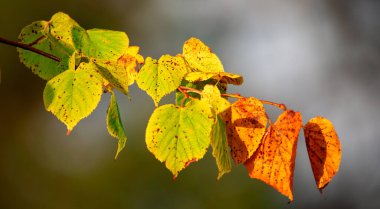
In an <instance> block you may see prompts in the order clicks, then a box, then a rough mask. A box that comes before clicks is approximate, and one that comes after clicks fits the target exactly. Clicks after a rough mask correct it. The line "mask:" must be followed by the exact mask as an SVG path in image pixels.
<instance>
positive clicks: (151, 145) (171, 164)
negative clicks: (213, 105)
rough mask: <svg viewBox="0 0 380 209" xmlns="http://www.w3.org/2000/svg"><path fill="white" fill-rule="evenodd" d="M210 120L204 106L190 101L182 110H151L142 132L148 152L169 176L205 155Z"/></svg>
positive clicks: (179, 108)
mask: <svg viewBox="0 0 380 209" xmlns="http://www.w3.org/2000/svg"><path fill="white" fill-rule="evenodd" d="M213 124H214V119H213V117H212V113H211V110H210V108H209V106H208V104H207V103H205V102H202V101H199V100H194V101H191V102H189V103H188V104H187V105H186V106H185V107H177V106H174V105H172V104H168V105H163V106H160V107H159V108H157V109H155V110H154V112H153V114H152V116H151V117H150V119H149V122H148V126H147V129H146V139H145V140H146V145H147V147H148V150H149V151H150V152H151V153H153V154H154V156H155V157H156V158H157V159H158V160H159V161H161V162H165V165H166V167H167V168H168V169H169V170H170V171H171V172H172V173H173V175H174V178H176V177H177V175H178V173H179V172H180V171H181V170H183V169H184V168H185V167H187V166H188V165H189V164H190V163H191V162H195V161H197V160H199V159H201V158H203V156H204V155H205V153H206V151H207V148H208V146H209V145H210V137H211V134H212V132H211V131H212V125H213Z"/></svg>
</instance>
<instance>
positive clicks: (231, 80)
mask: <svg viewBox="0 0 380 209" xmlns="http://www.w3.org/2000/svg"><path fill="white" fill-rule="evenodd" d="M208 79H214V80H216V81H218V82H220V83H225V84H233V85H241V84H242V83H243V77H242V76H241V75H237V74H233V73H226V72H191V73H188V74H187V75H186V76H185V80H187V81H190V82H200V81H206V80H208Z"/></svg>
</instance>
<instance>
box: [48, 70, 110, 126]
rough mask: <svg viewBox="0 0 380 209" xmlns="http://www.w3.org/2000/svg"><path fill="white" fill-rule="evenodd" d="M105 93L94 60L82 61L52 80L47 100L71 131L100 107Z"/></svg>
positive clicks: (53, 111)
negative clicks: (101, 98)
mask: <svg viewBox="0 0 380 209" xmlns="http://www.w3.org/2000/svg"><path fill="white" fill-rule="evenodd" d="M101 95H102V83H101V80H100V78H99V75H98V74H97V72H96V67H95V66H94V65H93V64H92V63H81V64H80V65H79V67H78V68H77V69H76V70H73V69H70V70H67V71H65V72H63V73H61V74H59V75H57V76H56V77H54V78H53V79H51V80H49V81H48V82H47V84H46V87H45V90H44V103H45V108H46V110H47V111H49V112H52V113H53V114H54V115H55V116H56V117H57V118H58V119H59V120H60V121H62V122H63V123H64V124H66V126H67V130H68V133H69V132H70V131H71V130H72V129H73V128H74V126H75V125H76V124H77V123H78V122H79V121H80V120H81V119H83V118H85V117H87V116H88V115H90V114H91V112H92V111H93V110H94V109H95V108H96V106H97V105H98V103H99V101H100V97H101Z"/></svg>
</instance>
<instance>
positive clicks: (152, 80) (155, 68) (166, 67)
mask: <svg viewBox="0 0 380 209" xmlns="http://www.w3.org/2000/svg"><path fill="white" fill-rule="evenodd" d="M187 72H188V68H187V66H186V64H185V61H184V59H183V58H182V57H179V56H176V57H173V56H170V55H162V56H161V57H160V59H159V60H158V61H157V60H155V59H152V58H150V57H147V59H146V60H145V65H144V66H143V67H142V68H141V70H140V72H139V73H138V74H137V79H136V82H137V85H138V86H139V87H140V88H141V89H142V90H144V91H146V92H147V94H148V95H149V96H150V97H152V99H153V101H154V104H155V106H156V107H157V106H158V103H159V102H160V100H161V99H162V97H164V96H165V95H167V94H169V93H171V92H172V91H174V90H176V89H177V88H178V86H179V85H180V84H181V81H182V78H183V77H184V76H185V74H186V73H187Z"/></svg>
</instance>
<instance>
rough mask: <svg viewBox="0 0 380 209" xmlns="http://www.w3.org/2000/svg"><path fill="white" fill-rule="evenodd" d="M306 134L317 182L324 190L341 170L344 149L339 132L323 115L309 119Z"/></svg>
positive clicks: (319, 187) (305, 128)
mask: <svg viewBox="0 0 380 209" xmlns="http://www.w3.org/2000/svg"><path fill="white" fill-rule="evenodd" d="M304 134H305V139H306V147H307V152H308V154H309V159H310V163H311V168H312V170H313V173H314V178H315V182H316V184H317V187H318V189H319V190H320V191H321V192H322V189H323V188H325V187H326V186H327V184H328V183H329V182H330V181H331V179H332V178H333V177H334V175H335V174H336V173H337V172H338V170H339V165H340V159H341V155H342V151H341V147H340V142H339V138H338V134H337V133H336V132H335V129H334V125H333V124H332V123H331V122H330V121H329V120H327V119H326V118H323V117H321V116H318V117H315V118H312V119H311V120H309V122H308V123H307V124H306V126H305V127H304Z"/></svg>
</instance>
